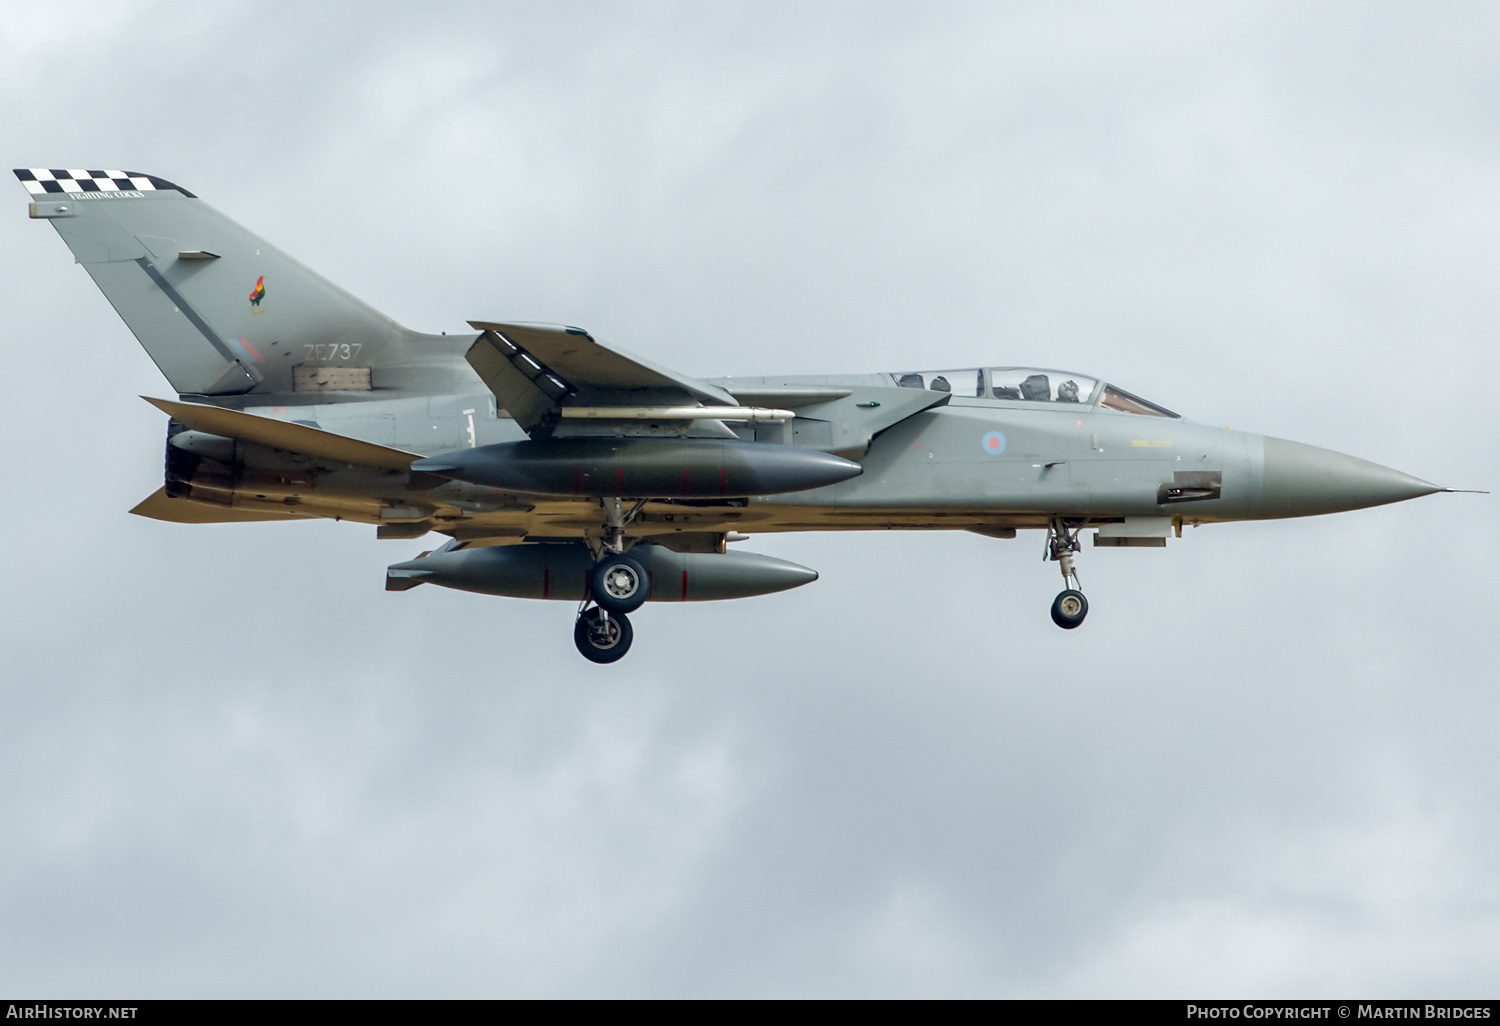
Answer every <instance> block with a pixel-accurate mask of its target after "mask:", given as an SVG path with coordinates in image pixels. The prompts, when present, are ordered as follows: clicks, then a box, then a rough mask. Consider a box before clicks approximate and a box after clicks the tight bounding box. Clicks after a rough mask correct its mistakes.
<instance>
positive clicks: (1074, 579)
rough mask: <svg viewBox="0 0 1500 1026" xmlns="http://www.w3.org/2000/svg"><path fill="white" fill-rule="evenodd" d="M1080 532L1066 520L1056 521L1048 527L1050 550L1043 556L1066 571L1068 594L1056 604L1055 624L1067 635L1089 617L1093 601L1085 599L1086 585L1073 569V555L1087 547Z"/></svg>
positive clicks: (1065, 579)
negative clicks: (1066, 632)
mask: <svg viewBox="0 0 1500 1026" xmlns="http://www.w3.org/2000/svg"><path fill="white" fill-rule="evenodd" d="M1078 531H1079V529H1078V528H1077V527H1069V526H1068V523H1067V521H1065V520H1064V519H1063V518H1062V517H1054V518H1053V519H1052V523H1051V524H1050V525H1048V527H1047V548H1046V551H1045V552H1044V553H1043V554H1042V559H1043V560H1044V561H1045V560H1048V559H1054V560H1056V561H1057V564H1058V569H1060V570H1061V571H1062V576H1063V588H1064V590H1063V591H1062V593H1061V594H1059V595H1058V596H1057V598H1056V599H1054V600H1053V602H1052V622H1053V623H1055V624H1057V625H1058V626H1059V627H1061V628H1062V629H1063V630H1065V631H1070V630H1072V629H1073V628H1074V627H1077V626H1078V625H1079V624H1081V623H1083V618H1084V617H1086V616H1088V615H1089V600H1088V599H1086V598H1084V597H1083V585H1082V583H1080V582H1079V580H1078V571H1077V570H1076V569H1074V567H1073V553H1075V552H1077V551H1079V550H1080V549H1081V548H1082V547H1083V546H1082V545H1081V544H1080V543H1079V541H1078Z"/></svg>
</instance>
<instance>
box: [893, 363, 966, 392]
mask: <svg viewBox="0 0 1500 1026" xmlns="http://www.w3.org/2000/svg"><path fill="white" fill-rule="evenodd" d="M891 377H893V378H895V379H896V384H898V385H900V386H901V387H902V388H929V389H931V390H932V391H934V392H952V393H953V394H954V395H962V396H969V397H973V396H977V395H979V371H977V370H973V369H970V370H948V371H908V372H906V373H898V374H892V375H891Z"/></svg>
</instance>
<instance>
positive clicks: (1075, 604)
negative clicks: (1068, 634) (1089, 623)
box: [1052, 588, 1089, 631]
mask: <svg viewBox="0 0 1500 1026" xmlns="http://www.w3.org/2000/svg"><path fill="white" fill-rule="evenodd" d="M1088 615H1089V600H1088V599H1086V598H1084V597H1083V592H1081V591H1074V590H1073V589H1072V588H1069V589H1068V590H1067V591H1065V592H1063V593H1062V594H1061V595H1059V596H1057V598H1056V599H1054V600H1053V601H1052V622H1053V623H1055V624H1057V625H1058V626H1059V627H1061V628H1062V629H1063V630H1065V631H1070V630H1072V629H1073V628H1074V627H1077V626H1078V625H1079V624H1081V623H1083V618H1084V617H1085V616H1088Z"/></svg>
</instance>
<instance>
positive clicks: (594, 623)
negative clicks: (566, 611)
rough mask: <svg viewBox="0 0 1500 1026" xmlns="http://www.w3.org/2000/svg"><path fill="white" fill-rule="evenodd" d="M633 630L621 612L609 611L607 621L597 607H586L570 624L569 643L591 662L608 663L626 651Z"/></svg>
mask: <svg viewBox="0 0 1500 1026" xmlns="http://www.w3.org/2000/svg"><path fill="white" fill-rule="evenodd" d="M634 640H635V631H634V630H633V629H632V628H631V626H630V620H629V619H627V618H626V616H625V614H624V613H612V614H610V616H609V618H608V620H605V618H604V617H602V616H600V615H599V610H597V609H590V610H589V611H588V612H586V613H583V614H581V615H580V616H579V617H578V619H577V620H576V621H574V623H573V644H575V645H577V646H578V651H579V652H581V653H583V657H584V658H585V659H587V660H588V661H589V662H591V663H612V662H614V661H615V660H616V659H619V658H621V657H622V656H624V655H625V653H626V652H629V651H630V643H631V642H632V641H634Z"/></svg>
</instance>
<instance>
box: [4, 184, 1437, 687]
mask: <svg viewBox="0 0 1500 1026" xmlns="http://www.w3.org/2000/svg"><path fill="white" fill-rule="evenodd" d="M16 176H17V177H18V178H19V179H20V180H21V183H22V184H23V185H24V186H25V188H26V190H27V191H28V192H29V193H30V194H31V216H32V217H33V218H39V219H42V220H46V221H50V222H51V223H52V226H53V227H54V228H56V229H57V233H58V234H59V235H61V236H62V238H63V241H64V242H65V243H67V245H68V248H69V249H71V250H72V251H73V255H74V257H75V258H76V260H77V262H78V263H80V264H82V265H83V267H84V270H86V271H87V272H88V273H89V276H90V277H92V278H93V279H94V283H95V284H96V285H98V286H99V289H100V291H102V292H103V293H104V295H105V297H106V298H107V299H108V300H109V301H110V303H111V304H113V306H114V308H115V310H116V311H117V312H118V313H119V315H120V317H121V318H122V319H124V321H125V323H126V324H127V325H128V326H129V328H130V330H131V331H132V332H134V334H135V336H136V338H137V339H139V340H140V343H141V345H142V346H144V347H145V349H146V352H147V353H149V354H150V356H151V358H152V359H153V360H154V361H155V362H156V365H157V366H158V367H159V368H160V369H161V371H162V373H163V374H165V375H166V377H167V380H168V381H169V382H170V383H171V385H172V387H173V389H175V390H176V392H177V397H176V398H175V399H172V400H166V399H150V400H148V401H149V402H151V403H152V404H153V405H155V406H156V407H158V408H159V409H160V410H161V411H162V412H163V413H165V414H166V415H167V416H168V417H169V418H170V419H169V420H168V422H167V444H166V481H165V484H164V485H163V487H162V488H160V489H159V490H157V492H156V493H155V494H153V495H151V496H150V497H149V498H147V499H146V500H145V501H144V502H142V503H141V504H140V505H139V506H137V507H136V508H135V509H134V510H133V511H132V512H134V513H138V514H140V515H142V516H147V517H154V518H156V519H158V520H167V521H173V522H177V523H194V524H201V523H226V522H237V521H252V520H296V519H301V518H307V517H331V518H336V519H340V520H350V521H357V522H359V523H364V524H371V525H374V526H375V529H376V536H377V537H379V538H393V539H414V538H419V537H421V536H423V535H425V534H427V533H428V532H437V533H438V534H442V535H446V536H447V539H448V540H447V541H445V542H444V543H443V544H442V545H441V546H440V547H438V548H436V549H433V550H432V551H430V552H424V553H422V554H421V555H420V556H418V557H417V558H415V559H408V560H404V561H402V562H399V563H396V564H394V565H393V566H391V567H390V568H389V569H388V570H387V571H386V588H387V589H388V590H390V591H406V590H408V589H410V588H414V587H417V586H418V585H422V584H434V585H439V586H442V587H447V588H458V589H461V590H464V591H473V592H479V593H482V594H487V595H508V596H513V597H517V598H536V599H556V600H559V601H566V602H573V603H576V604H577V606H578V613H577V616H576V619H575V624H574V629H573V637H574V642H575V643H576V645H577V647H578V650H579V651H580V652H582V653H583V655H584V656H585V657H587V658H588V659H590V660H593V661H594V662H597V663H609V662H613V661H615V660H617V659H619V658H620V657H621V656H623V655H624V654H625V652H626V651H627V650H628V649H629V647H630V644H631V638H632V629H631V624H630V619H629V614H631V613H633V612H635V611H636V610H637V609H639V608H640V606H641V605H642V604H643V603H645V602H647V601H648V600H649V601H655V602H692V601H700V600H705V599H728V598H742V597H745V596H750V595H764V594H768V593H771V592H776V591H783V590H786V589H788V588H795V587H798V586H799V585H803V584H807V583H809V582H811V581H814V580H816V579H817V576H818V575H817V573H815V572H814V571H812V570H809V569H807V568H806V567H802V566H798V565H796V564H795V563H790V562H787V561H785V560H780V559H775V558H772V557H770V556H765V555H759V554H755V553H748V552H736V551H727V549H726V542H734V541H738V540H741V539H742V538H744V537H746V536H748V535H751V534H755V533H761V532H776V531H848V530H933V529H946V530H965V531H973V532H976V533H978V534H982V535H987V536H989V537H993V538H1014V537H1015V536H1016V532H1017V531H1019V530H1028V529H1029V530H1037V531H1042V532H1045V533H1046V549H1045V552H1046V555H1047V557H1048V558H1049V559H1051V560H1053V561H1055V562H1056V563H1057V564H1058V567H1059V568H1060V569H1061V571H1062V576H1063V584H1064V590H1063V592H1062V593H1061V594H1060V595H1058V596H1057V599H1056V601H1054V602H1053V604H1052V619H1053V620H1054V621H1055V622H1056V623H1057V625H1058V626H1059V627H1063V628H1067V629H1072V628H1075V627H1077V626H1078V625H1079V624H1081V623H1083V620H1084V617H1085V616H1086V615H1087V613H1088V602H1087V600H1086V599H1085V598H1084V596H1083V591H1082V588H1081V586H1080V585H1079V581H1078V572H1077V568H1076V566H1075V559H1076V557H1077V554H1078V553H1079V551H1080V549H1081V542H1080V538H1081V536H1082V534H1083V532H1084V531H1085V530H1093V531H1094V544H1095V545H1096V546H1102V547H1109V546H1165V545H1166V544H1167V538H1168V536H1170V535H1172V534H1174V533H1175V534H1176V535H1177V536H1179V537H1180V536H1181V533H1182V526H1183V525H1184V524H1189V525H1194V526H1196V525H1199V524H1207V523H1218V522H1224V521H1231V520H1263V519H1270V518H1280V517H1300V516H1310V515H1313V514H1319V513H1333V512H1336V511H1340V510H1351V509H1359V508H1361V507H1364V506H1377V505H1380V504H1382V503H1388V502H1399V501H1401V500H1403V499H1410V498H1414V497H1416V496H1419V495H1428V494H1430V493H1432V492H1437V491H1444V490H1445V489H1441V488H1439V487H1438V486H1436V485H1432V484H1428V483H1427V482H1426V481H1422V480H1419V479H1417V478H1415V477H1410V476H1408V475H1406V474H1402V473H1400V472H1398V471H1395V470H1391V469H1389V468H1387V467H1383V466H1379V465H1377V464H1374V463H1367V462H1365V461H1364V460H1360V459H1355V458H1354V457H1352V456H1345V455H1342V454H1340V453H1336V452H1331V451H1329V450H1326V449H1318V448H1314V447H1313V446H1310V445H1303V444H1300V443H1298V442H1289V441H1283V440H1282V439H1279V438H1271V437H1263V436H1261V435H1256V434H1248V433H1244V432H1236V431H1230V430H1227V429H1220V428H1214V427H1209V426H1206V425H1203V424H1195V423H1192V422H1190V421H1187V420H1184V419H1183V418H1181V417H1179V416H1178V415H1177V414H1175V413H1172V412H1171V411H1170V410H1167V409H1165V408H1164V407H1162V406H1158V405H1157V404H1156V403H1154V402H1150V401H1148V400H1146V399H1143V398H1141V397H1140V396H1137V395H1133V394H1132V393H1130V392H1127V391H1125V390H1124V389H1123V388H1120V387H1118V386H1116V385H1112V384H1109V383H1107V382H1104V381H1100V380H1098V379H1095V378H1092V377H1088V376H1086V375H1083V374H1074V373H1070V372H1065V371H1057V370H1048V369H1043V368H1033V367H979V368H969V369H962V370H940V371H903V372H896V373H880V374H850V375H837V376H819V377H809V376H802V375H788V376H784V377H764V378H717V379H700V378H693V377H689V376H687V375H685V374H679V373H677V372H675V371H671V370H667V369H666V368H664V367H659V366H657V365H656V364H654V363H651V362H649V361H647V360H644V359H641V358H640V357H637V356H633V355H631V354H629V353H627V352H624V351H622V350H620V349H618V348H616V347H613V346H608V345H605V344H604V343H602V342H600V341H599V340H597V339H596V338H594V337H593V336H592V335H591V334H589V333H588V332H586V331H584V330H582V329H580V328H573V327H564V326H554V325H547V324H524V323H506V322H498V321H471V322H469V323H470V324H471V325H472V326H473V328H474V334H465V335H463V336H448V335H426V334H421V333H419V332H415V331H410V330H408V329H406V328H403V327H401V326H400V325H399V324H396V323H395V322H394V321H391V320H390V319H389V318H387V317H385V316H384V315H382V314H380V313H379V312H377V311H376V310H374V309H372V308H371V307H369V306H366V305H365V304H364V303H362V302H360V301H359V300H357V299H355V298H354V297H353V296H351V295H349V294H348V293H347V292H344V291H343V290H342V289H340V288H338V287H337V286H335V285H333V284H331V283H329V282H328V281H325V280H324V279H323V278H321V277H319V276H318V275H317V274H315V273H313V272H312V271H310V270H308V269H307V268H306V267H303V266H302V265H301V264H299V263H298V262H297V261H295V260H293V259H292V258H291V257H289V256H287V255H285V254H284V253H282V252H281V251H280V250H278V249H276V248H275V247H274V246H271V245H270V244H269V243H267V242H264V241H262V240H261V239H259V238H257V237H256V236H254V235H252V234H251V233H250V232H248V231H246V230H245V229H243V228H241V227H240V226H239V225H237V224H235V223H234V222H233V221H230V220H229V219H228V218H226V217H225V216H224V215H222V214H220V213H219V212H218V211H216V210H214V209H213V208H212V207H210V206H208V205H207V204H205V203H204V202H203V201H202V200H200V199H198V198H197V197H196V196H194V195H193V194H192V193H190V192H188V191H187V190H186V189H183V188H181V187H180V186H177V185H174V184H172V183H171V182H169V181H166V180H165V179H162V178H158V177H155V176H153V175H144V174H138V173H136V172H130V171H110V170H100V171H94V170H81V169H56V168H50V169H43V168H31V169H20V170H17V171H16Z"/></svg>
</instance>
